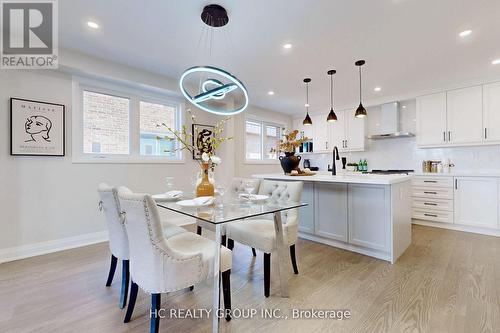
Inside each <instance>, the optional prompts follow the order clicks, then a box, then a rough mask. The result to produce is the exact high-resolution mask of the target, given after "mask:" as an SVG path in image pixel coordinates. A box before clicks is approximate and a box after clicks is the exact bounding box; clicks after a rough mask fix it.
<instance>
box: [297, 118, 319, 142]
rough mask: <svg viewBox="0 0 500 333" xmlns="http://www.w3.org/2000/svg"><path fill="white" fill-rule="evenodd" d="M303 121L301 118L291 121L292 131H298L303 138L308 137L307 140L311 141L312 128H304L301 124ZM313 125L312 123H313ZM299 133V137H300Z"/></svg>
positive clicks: (310, 126)
mask: <svg viewBox="0 0 500 333" xmlns="http://www.w3.org/2000/svg"><path fill="white" fill-rule="evenodd" d="M302 121H303V119H302V118H296V119H294V120H293V129H296V130H298V131H299V132H300V133H303V134H304V136H306V137H308V138H309V139H312V137H313V127H312V125H309V126H304V125H303V124H302ZM313 124H314V122H313ZM300 133H299V137H300Z"/></svg>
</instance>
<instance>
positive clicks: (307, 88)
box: [302, 78, 313, 126]
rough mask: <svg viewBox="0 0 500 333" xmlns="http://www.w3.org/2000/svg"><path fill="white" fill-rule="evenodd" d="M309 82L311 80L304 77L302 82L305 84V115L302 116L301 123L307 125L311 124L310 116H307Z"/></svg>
mask: <svg viewBox="0 0 500 333" xmlns="http://www.w3.org/2000/svg"><path fill="white" fill-rule="evenodd" d="M309 82H311V79H310V78H305V79H304V83H305V84H306V117H305V118H304V121H303V122H302V125H305V126H309V125H312V124H313V122H312V120H311V117H309Z"/></svg>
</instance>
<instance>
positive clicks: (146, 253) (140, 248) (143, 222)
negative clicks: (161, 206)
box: [118, 187, 208, 293]
mask: <svg viewBox="0 0 500 333" xmlns="http://www.w3.org/2000/svg"><path fill="white" fill-rule="evenodd" d="M118 199H119V201H120V206H121V209H122V212H123V213H122V214H123V216H124V224H125V228H126V230H127V234H128V240H129V250H130V273H131V276H132V279H133V280H134V282H135V283H137V284H138V285H139V286H140V287H141V288H142V289H143V290H145V291H146V292H149V293H166V292H170V291H175V290H179V289H182V288H186V287H189V286H191V285H193V284H195V283H198V282H200V281H202V280H203V279H205V278H206V275H207V274H208V273H207V268H206V267H203V264H202V256H201V254H185V253H180V252H178V251H175V250H173V249H172V248H171V247H170V246H169V245H168V240H167V239H166V238H165V236H164V235H163V230H162V226H161V220H160V216H159V212H158V207H157V206H156V203H155V201H154V200H153V199H152V198H151V196H150V195H149V194H137V193H132V192H131V191H130V190H129V189H127V188H123V187H121V188H120V189H119V190H118Z"/></svg>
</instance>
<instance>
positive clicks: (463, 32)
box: [458, 30, 472, 37]
mask: <svg viewBox="0 0 500 333" xmlns="http://www.w3.org/2000/svg"><path fill="white" fill-rule="evenodd" d="M471 33H472V30H464V31H462V32H461V33H459V34H458V35H459V36H460V37H467V36H469V35H470V34H471Z"/></svg>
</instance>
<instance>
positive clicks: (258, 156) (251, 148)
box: [245, 120, 282, 161]
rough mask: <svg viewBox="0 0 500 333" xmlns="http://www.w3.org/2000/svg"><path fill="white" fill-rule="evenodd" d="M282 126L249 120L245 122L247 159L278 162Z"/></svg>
mask: <svg viewBox="0 0 500 333" xmlns="http://www.w3.org/2000/svg"><path fill="white" fill-rule="evenodd" d="M281 133H282V126H279V125H275V124H269V123H266V122H260V121H255V120H247V121H246V122H245V155H246V156H245V157H246V159H247V160H248V161H276V160H277V159H278V152H277V148H278V144H279V142H280V140H281Z"/></svg>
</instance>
